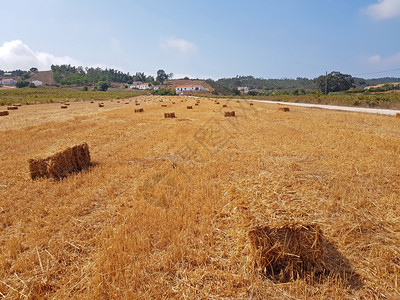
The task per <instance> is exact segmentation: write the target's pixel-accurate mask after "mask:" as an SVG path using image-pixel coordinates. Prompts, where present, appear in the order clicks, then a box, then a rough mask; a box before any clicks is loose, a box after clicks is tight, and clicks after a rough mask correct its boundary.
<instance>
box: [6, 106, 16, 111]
mask: <svg viewBox="0 0 400 300" xmlns="http://www.w3.org/2000/svg"><path fill="white" fill-rule="evenodd" d="M17 109H18V106H7V110H17Z"/></svg>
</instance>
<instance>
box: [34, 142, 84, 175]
mask: <svg viewBox="0 0 400 300" xmlns="http://www.w3.org/2000/svg"><path fill="white" fill-rule="evenodd" d="M89 166H90V153H89V146H88V144H87V143H84V144H81V145H78V146H74V147H72V148H67V149H66V150H64V151H62V152H58V153H56V154H54V155H51V156H48V157H46V158H44V159H41V158H38V159H30V160H29V171H30V175H31V178H32V179H33V180H34V179H36V178H40V177H46V178H54V179H57V180H59V179H62V178H65V177H67V176H68V175H69V174H71V173H74V172H80V171H82V170H83V169H85V168H88V167H89Z"/></svg>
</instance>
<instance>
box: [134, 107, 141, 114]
mask: <svg viewBox="0 0 400 300" xmlns="http://www.w3.org/2000/svg"><path fill="white" fill-rule="evenodd" d="M141 112H143V108H138V109H135V113H141Z"/></svg>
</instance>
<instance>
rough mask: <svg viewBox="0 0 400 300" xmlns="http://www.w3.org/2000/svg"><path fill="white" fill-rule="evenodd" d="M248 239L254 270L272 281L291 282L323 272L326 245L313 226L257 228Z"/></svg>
mask: <svg viewBox="0 0 400 300" xmlns="http://www.w3.org/2000/svg"><path fill="white" fill-rule="evenodd" d="M248 236H249V240H250V250H251V258H252V262H253V263H254V267H255V268H256V270H258V271H261V272H262V273H264V274H265V275H267V276H270V277H271V278H273V279H278V280H281V281H288V280H294V279H296V278H297V276H298V275H300V276H302V275H305V273H312V272H319V271H322V270H323V269H324V260H325V252H326V245H325V243H324V239H323V236H322V231H321V230H320V228H319V226H318V225H316V224H298V223H291V224H290V223H289V224H285V225H283V226H280V227H269V226H259V227H256V228H254V229H252V230H251V231H250V232H249V233H248Z"/></svg>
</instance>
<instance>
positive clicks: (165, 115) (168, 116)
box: [164, 113, 176, 118]
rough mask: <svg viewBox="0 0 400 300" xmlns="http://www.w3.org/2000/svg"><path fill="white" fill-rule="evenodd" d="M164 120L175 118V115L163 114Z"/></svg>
mask: <svg viewBox="0 0 400 300" xmlns="http://www.w3.org/2000/svg"><path fill="white" fill-rule="evenodd" d="M164 118H176V117H175V113H164Z"/></svg>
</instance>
